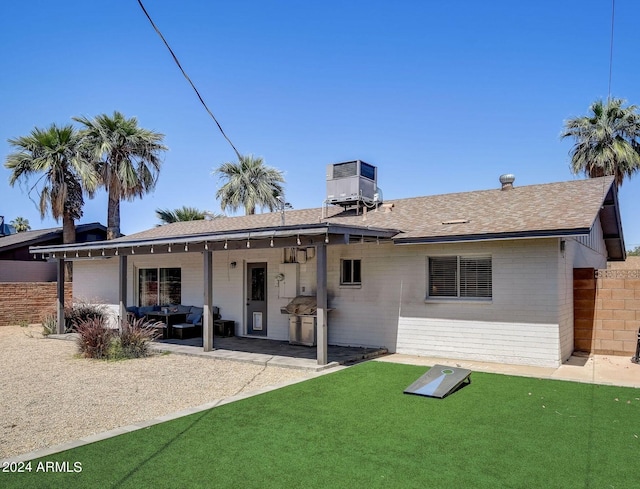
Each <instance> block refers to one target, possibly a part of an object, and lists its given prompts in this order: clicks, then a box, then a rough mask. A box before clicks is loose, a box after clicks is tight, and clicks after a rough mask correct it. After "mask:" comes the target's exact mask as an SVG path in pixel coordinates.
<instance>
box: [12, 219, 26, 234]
mask: <svg viewBox="0 0 640 489" xmlns="http://www.w3.org/2000/svg"><path fill="white" fill-rule="evenodd" d="M9 224H11V225H12V226H13V227H14V228H15V230H16V233H23V232H25V231H31V225H30V224H29V219H25V218H24V217H16V218H15V219H14V220H13V221H11V222H10V223H9Z"/></svg>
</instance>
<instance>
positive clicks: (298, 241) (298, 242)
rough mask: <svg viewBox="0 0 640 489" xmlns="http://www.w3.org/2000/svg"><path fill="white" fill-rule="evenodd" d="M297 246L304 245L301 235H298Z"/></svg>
mask: <svg viewBox="0 0 640 489" xmlns="http://www.w3.org/2000/svg"><path fill="white" fill-rule="evenodd" d="M296 244H297V245H298V246H300V245H301V244H302V243H301V242H300V235H299V234H298V239H296Z"/></svg>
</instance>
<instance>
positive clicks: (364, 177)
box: [326, 160, 382, 207]
mask: <svg viewBox="0 0 640 489" xmlns="http://www.w3.org/2000/svg"><path fill="white" fill-rule="evenodd" d="M377 180H378V169H377V168H376V167H375V166H373V165H370V164H369V163H365V162H364V161H360V160H356V161H346V162H344V163H333V164H330V165H327V200H326V202H327V203H328V204H334V205H341V206H344V207H349V206H355V205H360V204H361V203H363V204H365V205H374V204H378V203H380V202H381V201H382V198H381V196H382V192H381V191H380V189H378V185H377Z"/></svg>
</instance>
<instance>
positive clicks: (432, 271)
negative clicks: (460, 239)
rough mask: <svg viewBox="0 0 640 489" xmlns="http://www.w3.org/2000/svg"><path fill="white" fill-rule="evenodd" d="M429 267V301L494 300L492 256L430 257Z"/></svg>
mask: <svg viewBox="0 0 640 489" xmlns="http://www.w3.org/2000/svg"><path fill="white" fill-rule="evenodd" d="M428 263H429V265H428V266H429V270H428V281H429V283H428V285H427V290H428V294H427V296H428V297H454V298H473V299H479V298H482V299H484V298H487V299H490V298H491V297H492V294H493V291H492V281H491V275H492V267H491V257H490V256H481V257H466V256H439V257H430V258H429V260H428Z"/></svg>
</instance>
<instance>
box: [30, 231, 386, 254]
mask: <svg viewBox="0 0 640 489" xmlns="http://www.w3.org/2000/svg"><path fill="white" fill-rule="evenodd" d="M389 240H390V237H388V236H387V235H384V234H380V235H368V236H365V235H363V234H362V233H358V234H355V235H354V234H349V233H342V234H330V233H321V234H317V233H316V234H304V233H302V232H301V233H299V234H295V235H293V236H278V235H276V234H273V235H267V236H263V235H259V236H256V235H254V234H252V233H247V234H244V235H240V237H238V235H234V239H230V238H227V239H218V237H216V239H215V240H212V239H202V238H199V239H198V240H195V239H194V240H191V241H184V240H161V241H160V240H157V241H146V242H139V243H138V244H131V243H127V244H126V245H125V244H124V243H118V245H117V246H116V244H115V243H113V244H112V243H108V244H107V243H100V244H96V243H87V244H83V245H76V246H75V247H73V248H71V247H69V245H65V246H67V248H64V249H61V248H59V247H53V246H51V247H47V249H46V250H45V249H40V247H37V248H35V247H34V248H32V249H31V250H30V251H31V252H32V253H38V254H39V253H43V254H45V255H49V256H50V257H52V258H58V257H60V255H62V257H63V258H65V259H66V260H71V261H73V260H80V259H87V258H90V259H104V258H110V257H114V256H133V255H136V254H138V255H150V254H165V253H171V254H179V253H194V252H198V253H202V252H204V251H225V250H244V249H265V248H292V247H297V248H304V247H313V246H316V245H318V244H320V243H323V244H327V245H336V244H349V243H352V244H353V243H354V242H379V241H389ZM42 248H44V247H42Z"/></svg>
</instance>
